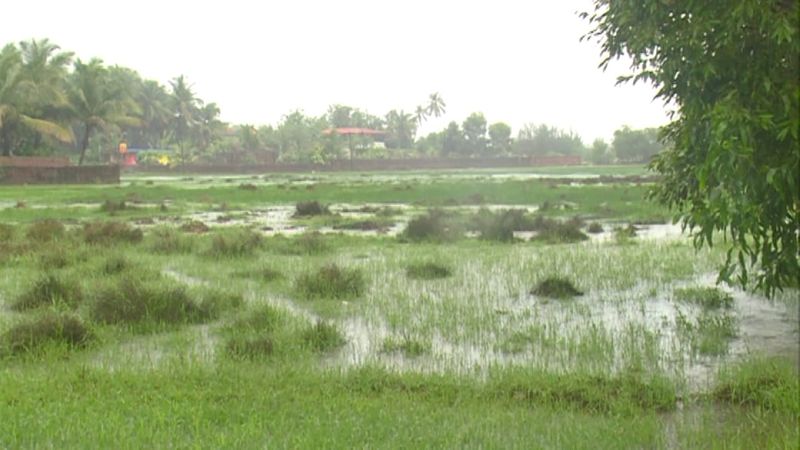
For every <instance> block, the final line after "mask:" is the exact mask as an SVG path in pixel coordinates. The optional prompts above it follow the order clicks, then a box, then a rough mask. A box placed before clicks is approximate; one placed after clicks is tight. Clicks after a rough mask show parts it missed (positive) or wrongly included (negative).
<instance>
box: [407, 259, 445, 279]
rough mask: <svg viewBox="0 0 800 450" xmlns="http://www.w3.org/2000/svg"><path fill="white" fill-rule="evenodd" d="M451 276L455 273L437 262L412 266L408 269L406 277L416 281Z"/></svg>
mask: <svg viewBox="0 0 800 450" xmlns="http://www.w3.org/2000/svg"><path fill="white" fill-rule="evenodd" d="M451 275H453V271H452V270H451V269H450V268H449V267H447V266H444V265H442V264H438V263H435V262H422V263H416V264H410V265H408V266H407V267H406V276H407V277H408V278H411V279H415V280H435V279H440V278H447V277H449V276H451Z"/></svg>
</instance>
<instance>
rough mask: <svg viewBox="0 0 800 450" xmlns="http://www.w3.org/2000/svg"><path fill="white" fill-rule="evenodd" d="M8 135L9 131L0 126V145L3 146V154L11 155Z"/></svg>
mask: <svg viewBox="0 0 800 450" xmlns="http://www.w3.org/2000/svg"><path fill="white" fill-rule="evenodd" d="M8 135H9V132H8V129H7V128H6V127H5V126H3V127H2V128H0V145H2V148H3V156H11V138H10V137H9V136H8Z"/></svg>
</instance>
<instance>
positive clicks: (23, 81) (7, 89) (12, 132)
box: [0, 41, 73, 156]
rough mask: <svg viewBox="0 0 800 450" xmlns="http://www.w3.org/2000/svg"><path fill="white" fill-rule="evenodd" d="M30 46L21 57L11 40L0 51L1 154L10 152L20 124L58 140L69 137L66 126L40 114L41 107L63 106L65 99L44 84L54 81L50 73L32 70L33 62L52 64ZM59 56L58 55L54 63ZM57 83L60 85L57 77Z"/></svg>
mask: <svg viewBox="0 0 800 450" xmlns="http://www.w3.org/2000/svg"><path fill="white" fill-rule="evenodd" d="M33 42H36V41H33ZM30 47H31V46H29V47H28V50H27V52H28V53H27V54H26V55H25V57H23V53H22V52H21V51H20V50H19V49H18V48H17V47H16V46H15V45H13V44H8V45H6V46H5V47H4V48H3V50H2V51H0V147H1V148H2V154H3V156H11V154H12V152H13V150H14V148H15V146H16V145H17V144H18V139H16V138H17V137H18V132H19V131H20V129H21V128H27V129H30V130H33V131H35V132H36V133H39V134H41V135H44V136H49V137H52V138H55V139H57V140H59V141H62V142H72V141H73V135H72V131H71V130H70V129H69V128H67V127H64V126H62V125H60V124H58V123H56V122H54V121H51V120H47V119H46V118H45V116H44V110H45V109H49V108H51V107H53V106H63V105H65V104H66V100H65V97H64V95H63V92H62V91H60V90H59V88H58V87H57V86H52V85H51V86H47V85H46V83H47V82H51V83H52V82H54V81H55V80H53V79H52V78H51V75H48V74H46V73H45V74H42V73H36V72H35V71H34V70H32V68H33V67H34V66H36V67H40V68H42V70H43V71H44V72H48V71H49V72H52V68H53V67H52V66H48V65H47V64H43V63H42V59H41V56H42V52H39V51H37V52H32V51H31V48H30ZM37 48H38V47H37ZM33 56H36V57H35V58H33ZM25 58H28V59H27V60H26V59H25ZM61 59H62V57H59V61H57V63H58V64H60V60H61ZM27 62H30V63H31V64H27ZM37 80H38V82H37ZM58 85H59V86H60V81H59V82H58Z"/></svg>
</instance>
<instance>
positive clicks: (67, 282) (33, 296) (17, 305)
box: [11, 273, 83, 311]
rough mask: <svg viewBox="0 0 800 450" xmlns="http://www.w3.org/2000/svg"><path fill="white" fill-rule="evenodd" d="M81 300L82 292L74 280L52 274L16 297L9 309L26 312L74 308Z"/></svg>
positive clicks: (45, 276) (42, 277)
mask: <svg viewBox="0 0 800 450" xmlns="http://www.w3.org/2000/svg"><path fill="white" fill-rule="evenodd" d="M82 300H83V290H82V289H81V286H80V284H79V283H78V282H77V281H76V280H74V279H71V278H67V277H64V276H60V275H56V274H54V273H46V274H44V275H43V276H41V277H40V278H39V279H37V280H36V281H34V283H33V285H32V286H31V287H30V288H28V290H26V291H25V292H23V293H22V294H21V295H20V296H19V297H17V299H16V301H14V303H12V305H11V309H13V310H15V311H26V310H30V309H34V308H40V307H43V306H55V305H61V304H63V305H67V306H70V307H75V306H77V305H78V304H79V303H80V302H81V301H82Z"/></svg>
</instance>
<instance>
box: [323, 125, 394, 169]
mask: <svg viewBox="0 0 800 450" xmlns="http://www.w3.org/2000/svg"><path fill="white" fill-rule="evenodd" d="M322 134H324V135H326V136H330V135H337V136H347V149H348V150H349V151H350V169H352V168H353V136H384V135H385V134H386V132H385V131H381V130H373V129H371V128H356V127H345V128H328V129H326V130H323V131H322Z"/></svg>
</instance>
